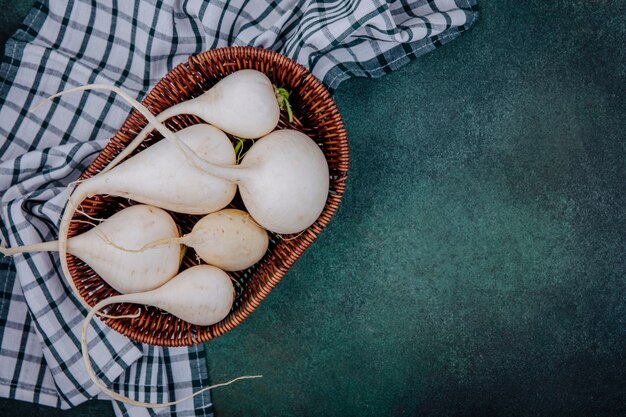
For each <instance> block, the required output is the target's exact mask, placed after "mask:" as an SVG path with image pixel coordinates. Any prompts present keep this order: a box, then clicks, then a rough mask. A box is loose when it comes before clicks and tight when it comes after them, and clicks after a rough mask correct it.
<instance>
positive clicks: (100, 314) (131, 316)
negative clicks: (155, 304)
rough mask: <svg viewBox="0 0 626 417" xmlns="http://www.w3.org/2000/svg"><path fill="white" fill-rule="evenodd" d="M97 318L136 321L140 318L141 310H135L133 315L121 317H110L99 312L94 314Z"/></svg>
mask: <svg viewBox="0 0 626 417" xmlns="http://www.w3.org/2000/svg"><path fill="white" fill-rule="evenodd" d="M96 314H97V315H98V317H105V318H107V319H136V318H137V317H139V316H141V308H140V309H138V310H137V312H136V313H135V314H123V315H121V316H112V315H110V314H106V313H103V312H101V311H98V312H96Z"/></svg>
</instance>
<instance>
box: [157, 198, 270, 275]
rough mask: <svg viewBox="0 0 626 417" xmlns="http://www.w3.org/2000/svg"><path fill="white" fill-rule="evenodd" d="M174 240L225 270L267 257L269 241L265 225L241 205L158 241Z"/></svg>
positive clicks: (205, 260) (236, 268) (247, 266)
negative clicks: (179, 234)
mask: <svg viewBox="0 0 626 417" xmlns="http://www.w3.org/2000/svg"><path fill="white" fill-rule="evenodd" d="M172 241H174V242H177V243H182V244H184V245H185V246H188V247H190V248H193V249H194V250H195V251H196V253H197V254H198V256H199V257H200V258H201V259H202V260H203V261H204V262H206V263H208V264H209V265H213V266H216V267H218V268H220V269H223V270H225V271H241V270H244V269H246V268H249V267H251V266H252V265H254V264H255V263H257V262H258V261H259V260H260V259H261V258H262V257H263V255H264V254H265V252H266V251H267V247H268V245H269V237H268V236H267V232H266V231H265V229H263V228H262V227H261V226H259V225H258V224H256V222H255V221H254V220H253V219H252V217H250V215H249V214H248V213H246V212H245V211H242V210H237V209H224V210H220V211H216V212H215V213H211V214H207V215H206V216H204V217H203V218H202V219H200V220H199V221H198V222H197V223H196V224H195V226H194V227H193V229H192V230H191V232H190V233H188V234H186V235H184V236H182V237H180V238H178V239H165V240H161V241H159V242H155V244H157V245H160V244H163V243H170V242H172ZM149 246H153V245H149Z"/></svg>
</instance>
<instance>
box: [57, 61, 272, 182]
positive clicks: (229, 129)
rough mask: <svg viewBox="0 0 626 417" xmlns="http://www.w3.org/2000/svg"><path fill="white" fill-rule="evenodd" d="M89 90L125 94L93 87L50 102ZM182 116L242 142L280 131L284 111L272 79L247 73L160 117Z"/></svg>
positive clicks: (141, 136) (145, 132) (149, 129)
mask: <svg viewBox="0 0 626 417" xmlns="http://www.w3.org/2000/svg"><path fill="white" fill-rule="evenodd" d="M89 89H108V90H112V91H116V92H117V93H119V94H122V92H121V91H120V90H119V88H117V87H113V86H108V85H102V84H89V85H84V86H81V87H76V88H71V89H68V90H65V91H63V92H61V93H58V94H55V95H53V96H51V97H50V98H54V97H58V96H59V95H61V94H66V93H70V92H74V91H82V90H89ZM180 114H193V115H194V116H198V117H199V118H201V119H202V120H204V121H205V122H207V123H209V124H211V125H213V126H216V127H218V128H220V129H221V130H223V131H224V132H226V133H230V134H231V135H235V136H239V137H241V138H248V139H255V138H260V137H261V136H263V135H266V134H268V133H269V132H271V131H272V130H274V129H275V128H276V125H277V124H278V119H279V118H280V108H279V104H278V98H277V95H276V89H275V88H274V86H273V85H272V82H271V81H270V79H269V78H267V76H266V75H265V74H263V73H262V72H259V71H256V70H251V69H245V70H239V71H236V72H234V73H232V74H230V75H228V76H226V77H225V78H223V79H221V80H220V81H219V82H218V83H217V84H215V85H214V86H213V87H211V88H210V89H209V90H207V91H206V92H205V93H203V94H202V95H200V96H198V97H196V98H192V99H190V100H187V101H183V102H182V103H178V104H175V105H174V106H172V107H169V108H167V109H165V110H164V111H162V112H161V113H159V114H158V115H157V116H156V117H157V119H158V120H159V121H161V122H164V121H165V120H167V119H169V118H170V117H173V116H177V115H180ZM153 129H154V126H151V125H150V124H149V125H148V126H146V127H145V128H144V129H143V130H142V131H141V132H139V134H138V135H137V136H136V137H135V139H133V141H132V142H131V143H130V144H128V146H127V147H126V148H125V149H124V150H123V151H122V152H121V153H120V154H119V155H117V156H116V157H115V159H113V161H111V163H110V164H108V165H107V167H105V168H104V169H103V170H102V172H106V171H108V170H109V169H111V168H113V167H115V166H116V165H117V164H118V163H120V162H121V161H122V160H123V159H124V158H126V157H127V156H128V155H130V153H131V152H132V151H133V150H135V149H136V148H137V147H138V146H139V145H140V144H141V142H143V141H144V139H145V138H146V136H148V134H149V133H150V132H152V130H153Z"/></svg>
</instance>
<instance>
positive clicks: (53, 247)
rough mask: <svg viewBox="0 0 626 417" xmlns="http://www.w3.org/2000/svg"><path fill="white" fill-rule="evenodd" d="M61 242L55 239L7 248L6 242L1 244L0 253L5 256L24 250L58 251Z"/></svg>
mask: <svg viewBox="0 0 626 417" xmlns="http://www.w3.org/2000/svg"><path fill="white" fill-rule="evenodd" d="M58 245H59V243H58V242H57V241H56V240H55V241H50V242H41V243H33V244H32V245H24V246H16V247H14V248H7V247H6V246H5V245H4V243H3V244H0V253H1V254H3V255H4V256H13V255H17V254H18V253H24V252H56V251H57V249H58Z"/></svg>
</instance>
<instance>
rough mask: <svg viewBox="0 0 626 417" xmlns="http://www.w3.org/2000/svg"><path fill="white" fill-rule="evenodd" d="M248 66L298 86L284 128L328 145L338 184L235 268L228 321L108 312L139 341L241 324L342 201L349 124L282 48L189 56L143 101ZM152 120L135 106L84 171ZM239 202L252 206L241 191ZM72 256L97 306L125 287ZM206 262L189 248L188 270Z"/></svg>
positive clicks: (183, 94)
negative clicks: (296, 223) (293, 230)
mask: <svg viewBox="0 0 626 417" xmlns="http://www.w3.org/2000/svg"><path fill="white" fill-rule="evenodd" d="M240 69H256V70H258V71H261V72H263V73H265V74H266V75H267V76H268V77H269V78H270V80H272V82H273V83H274V84H275V85H276V86H277V87H284V88H286V89H287V90H288V91H290V92H291V96H290V100H289V101H290V103H291V105H292V108H293V113H294V121H293V122H292V123H289V122H288V120H287V117H286V112H284V111H282V112H281V119H280V122H279V125H278V127H277V129H280V128H287V127H288V128H292V129H296V130H299V131H301V132H303V133H305V134H307V135H309V136H310V137H311V138H312V139H313V140H315V142H317V143H318V144H319V146H320V147H321V149H322V151H323V152H324V155H325V156H326V160H327V161H328V166H329V169H330V190H329V194H328V200H327V201H326V206H325V208H324V211H323V212H322V214H321V215H320V217H319V219H318V220H317V221H316V222H315V223H314V224H313V225H312V226H311V227H309V228H308V229H306V230H305V231H304V232H302V233H300V234H298V235H295V236H279V235H275V234H271V233H270V245H269V249H268V251H267V253H266V254H265V256H264V257H263V259H262V260H261V261H259V262H258V263H257V264H255V265H254V266H252V267H251V268H249V269H247V270H245V271H241V272H233V273H229V275H230V276H231V277H232V278H233V280H234V281H236V282H235V289H236V297H235V302H234V304H233V308H232V309H231V311H230V313H229V314H228V316H227V317H226V318H225V319H224V320H222V321H221V322H219V323H216V324H214V325H212V326H208V327H203V326H196V325H191V324H189V323H187V322H185V321H183V320H180V319H178V318H176V317H174V316H172V315H171V314H168V313H165V312H163V311H161V310H159V309H157V308H154V307H147V308H142V309H141V315H140V316H139V317H138V318H134V319H103V320H104V321H105V322H106V323H107V325H109V326H110V327H112V328H113V329H115V330H116V331H118V332H120V333H122V334H123V335H125V336H128V337H129V338H131V339H134V340H136V341H139V342H143V343H148V344H152V345H159V346H190V345H193V344H197V343H203V342H206V341H209V340H211V339H213V338H216V337H218V336H221V335H223V334H224V333H226V332H228V331H230V330H232V329H234V328H235V327H236V326H237V325H239V324H240V323H241V322H243V321H244V320H245V319H246V318H247V317H248V316H249V315H250V314H252V312H253V311H254V310H255V309H256V308H257V307H258V306H259V305H260V304H261V302H262V301H263V300H264V299H265V297H267V296H268V294H269V293H270V291H271V290H272V289H273V288H274V287H275V286H276V285H277V284H278V282H279V281H280V280H281V278H282V277H283V276H284V275H285V273H286V272H287V271H288V270H289V268H291V266H292V265H293V264H294V263H295V262H296V260H297V259H298V258H299V257H300V256H301V255H302V253H303V252H304V251H305V250H306V249H307V248H308V247H309V246H310V245H311V243H313V241H314V240H315V238H316V237H317V236H318V235H319V234H320V233H321V232H322V230H323V229H324V227H325V226H326V225H327V224H328V222H329V221H330V219H331V218H332V216H333V214H334V213H335V211H336V210H337V208H338V207H339V203H340V201H341V198H342V196H343V193H344V190H345V188H346V179H347V174H348V165H349V159H350V157H349V149H348V139H347V134H346V130H345V126H344V123H343V120H342V118H341V115H340V113H339V110H338V108H337V105H336V104H335V102H334V100H333V99H332V97H331V95H330V93H329V92H328V90H327V89H326V87H325V86H324V85H323V84H322V83H321V82H320V81H319V80H318V79H317V78H316V77H315V76H314V75H313V74H311V73H310V72H309V71H308V70H307V69H306V68H304V67H303V66H301V65H299V64H297V63H295V62H294V61H292V60H291V59H289V58H286V57H284V56H282V55H280V54H278V53H276V52H272V51H268V50H264V49H259V48H252V47H229V48H221V49H215V50H212V51H208V52H204V53H201V54H199V55H196V56H192V57H190V58H189V60H188V61H187V62H185V63H182V64H180V65H178V66H177V67H176V68H174V69H173V70H172V71H170V72H169V73H168V74H167V75H166V76H165V77H164V78H163V79H162V80H161V81H160V82H159V83H158V84H157V85H156V86H155V87H154V88H153V89H152V90H151V91H150V93H149V94H148V96H147V97H146V98H145V99H144V101H143V104H144V105H146V106H147V107H148V108H149V109H151V111H152V112H153V113H155V114H156V113H160V112H161V111H163V110H164V109H166V108H168V107H170V106H172V105H174V104H177V103H180V102H182V101H184V100H188V99H190V98H193V97H197V96H199V95H200V94H202V93H203V92H205V91H206V90H208V89H209V88H211V87H212V86H213V85H214V84H215V83H217V82H218V81H219V80H220V79H222V78H224V77H225V76H227V75H228V74H230V73H232V72H234V71H237V70H240ZM201 122H202V121H201V120H200V119H198V118H196V117H194V116H189V115H181V116H177V117H173V118H171V119H169V120H168V121H167V123H166V125H167V126H168V127H170V128H171V129H172V130H180V129H183V128H185V127H188V126H191V125H193V124H197V123H201ZM146 124H147V123H146V120H145V119H144V118H143V116H141V115H140V114H139V113H138V112H133V113H132V114H131V115H130V117H129V118H128V119H127V120H126V122H125V123H124V125H123V126H122V127H121V129H120V130H119V132H118V133H117V134H116V135H115V136H114V137H113V138H112V139H111V141H110V142H109V144H108V145H107V146H106V147H105V148H104V149H103V150H102V152H101V153H100V154H99V156H98V157H97V158H96V159H95V160H94V162H93V163H92V164H91V165H90V166H89V167H88V169H87V170H86V171H85V172H84V173H83V175H82V177H81V178H82V179H85V178H89V177H91V176H93V175H95V174H97V173H98V172H100V170H102V169H103V168H104V167H105V166H106V165H107V164H108V163H109V162H110V161H111V160H113V158H114V157H115V156H116V155H118V154H119V153H120V152H121V151H122V149H124V147H125V146H126V145H127V144H128V143H130V142H131V141H132V139H133V138H134V137H135V136H136V135H137V134H138V133H139V131H140V130H141V129H142V128H143V127H145V126H146ZM161 139H162V136H161V135H160V134H158V133H157V132H153V133H152V134H151V135H150V136H149V137H148V139H147V140H146V141H145V142H144V144H143V145H142V146H141V147H140V148H139V149H138V150H137V151H136V152H139V151H141V149H144V148H145V147H146V146H149V145H150V144H152V143H154V142H155V141H158V140H161ZM231 139H233V138H231ZM233 140H234V139H233ZM246 142H251V141H246ZM247 147H249V144H248V145H247ZM244 150H245V149H244ZM131 204H134V203H133V202H132V201H129V200H127V199H122V198H117V197H110V196H95V197H92V198H88V199H86V200H84V201H83V203H82V205H81V208H82V211H83V212H84V213H85V214H86V215H89V216H91V217H97V218H106V217H109V216H110V215H112V214H113V213H115V212H117V211H119V210H120V209H122V208H124V207H127V206H129V205H131ZM231 207H236V208H240V209H243V210H245V207H244V206H243V204H242V203H241V200H240V198H239V196H238V195H237V197H236V198H235V200H234V201H233V203H232V204H231ZM85 214H79V213H76V214H75V215H74V219H75V220H88V218H87V217H86V216H85ZM171 214H172V216H173V217H174V219H175V220H176V222H177V223H178V224H179V226H180V227H181V229H182V232H183V233H188V232H189V231H191V228H192V227H193V225H194V224H195V222H196V221H197V220H198V219H199V218H200V217H199V216H192V215H183V214H177V213H171ZM89 227H90V226H88V225H86V224H85V222H72V224H71V226H70V231H69V236H70V237H71V236H75V235H77V234H80V233H83V232H84V231H86V230H87V229H88V228H89ZM67 260H68V266H69V270H70V273H71V276H72V279H73V281H74V283H75V284H76V287H77V288H78V291H79V293H80V296H81V297H82V298H83V299H84V300H85V301H86V302H87V303H88V304H89V305H91V306H93V305H95V304H96V303H97V302H99V301H101V300H103V299H105V298H108V297H111V296H113V295H117V294H118V293H117V291H115V290H114V289H113V288H111V287H110V286H109V285H108V284H106V283H105V282H104V280H102V278H100V276H98V275H97V274H96V273H95V272H94V271H93V270H92V269H91V268H90V267H88V266H87V265H86V264H85V263H83V262H82V261H81V260H80V259H78V258H76V257H74V256H72V255H69V254H68V256H67ZM199 263H200V262H199V261H198V260H197V257H196V255H195V252H194V251H193V250H192V249H188V250H187V252H186V254H185V258H184V259H183V262H182V265H181V270H182V269H186V268H189V267H191V266H193V265H197V264H199ZM136 311H137V305H133V304H115V305H112V306H111V309H110V310H108V311H107V313H108V314H110V315H125V314H133V313H135V312H136Z"/></svg>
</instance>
